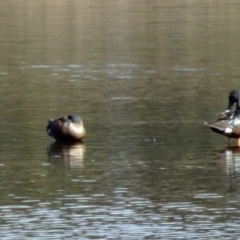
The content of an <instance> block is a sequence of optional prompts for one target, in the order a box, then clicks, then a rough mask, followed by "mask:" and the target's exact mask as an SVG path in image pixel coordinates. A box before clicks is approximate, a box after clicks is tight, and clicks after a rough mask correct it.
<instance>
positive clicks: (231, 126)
mask: <svg viewBox="0 0 240 240" xmlns="http://www.w3.org/2000/svg"><path fill="white" fill-rule="evenodd" d="M205 125H206V126H208V127H210V128H211V129H212V131H214V132H216V133H219V134H222V135H224V136H226V137H228V144H230V138H236V139H237V140H238V141H237V145H238V146H240V115H239V114H236V113H235V112H229V113H226V112H224V113H223V114H220V116H218V119H217V120H215V121H214V122H213V123H205Z"/></svg>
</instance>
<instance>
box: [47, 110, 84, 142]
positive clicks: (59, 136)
mask: <svg viewBox="0 0 240 240" xmlns="http://www.w3.org/2000/svg"><path fill="white" fill-rule="evenodd" d="M46 130H47V133H48V135H49V136H50V137H52V138H54V139H55V140H56V141H58V142H78V141H79V142H80V141H82V139H83V138H84V137H85V135H86V130H85V128H84V126H83V121H82V119H81V118H80V117H79V116H78V115H68V116H64V117H61V118H58V119H51V120H49V121H48V125H47V128H46Z"/></svg>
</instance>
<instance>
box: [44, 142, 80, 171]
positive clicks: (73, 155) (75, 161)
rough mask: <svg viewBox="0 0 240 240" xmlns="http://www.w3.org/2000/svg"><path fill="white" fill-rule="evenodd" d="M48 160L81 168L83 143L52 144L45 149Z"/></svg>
mask: <svg viewBox="0 0 240 240" xmlns="http://www.w3.org/2000/svg"><path fill="white" fill-rule="evenodd" d="M47 150H48V155H49V157H50V160H51V161H52V162H54V163H56V162H57V163H59V162H60V163H62V162H63V164H67V165H68V166H69V167H71V168H72V167H83V158H84V152H85V145H84V144H83V143H75V144H61V143H59V142H54V143H52V144H50V145H49V146H48V148H47Z"/></svg>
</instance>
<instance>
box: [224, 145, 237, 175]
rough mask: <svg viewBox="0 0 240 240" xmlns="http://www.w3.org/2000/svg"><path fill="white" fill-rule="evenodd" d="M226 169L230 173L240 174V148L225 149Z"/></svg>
mask: <svg viewBox="0 0 240 240" xmlns="http://www.w3.org/2000/svg"><path fill="white" fill-rule="evenodd" d="M224 153H225V156H224V158H225V160H226V169H227V172H228V173H231V174H233V173H238V174H240V149H239V148H238V147H231V148H228V149H227V150H225V152H224Z"/></svg>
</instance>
